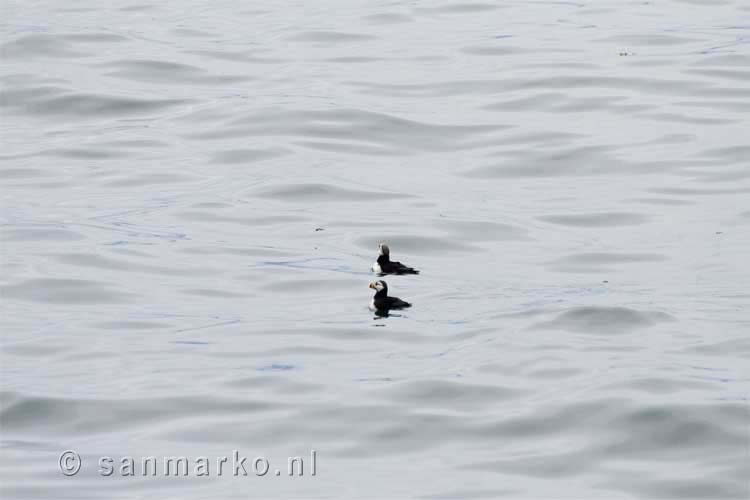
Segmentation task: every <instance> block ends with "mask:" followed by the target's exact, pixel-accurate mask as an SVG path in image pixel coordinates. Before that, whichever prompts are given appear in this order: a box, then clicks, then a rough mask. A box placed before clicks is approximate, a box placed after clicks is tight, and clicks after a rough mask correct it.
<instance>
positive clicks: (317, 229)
mask: <svg viewBox="0 0 750 500" xmlns="http://www.w3.org/2000/svg"><path fill="white" fill-rule="evenodd" d="M318 231H325V229H323V228H322V227H316V228H315V232H318Z"/></svg>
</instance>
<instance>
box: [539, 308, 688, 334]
mask: <svg viewBox="0 0 750 500" xmlns="http://www.w3.org/2000/svg"><path fill="white" fill-rule="evenodd" d="M665 321H674V318H673V317H672V316H670V315H669V314H667V313H664V312H660V311H639V310H636V309H631V308H629V307H603V306H587V307H586V306H584V307H575V308H572V309H570V310H568V311H565V312H564V313H562V314H560V315H558V316H557V317H556V318H555V319H553V320H550V321H543V322H540V323H537V324H536V325H535V328H544V329H555V330H567V331H572V332H580V333H595V334H602V335H607V334H618V333H627V332H631V331H634V330H639V329H642V328H646V327H649V326H653V325H655V324H657V323H661V322H665Z"/></svg>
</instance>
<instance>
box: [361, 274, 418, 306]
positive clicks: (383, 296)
mask: <svg viewBox="0 0 750 500" xmlns="http://www.w3.org/2000/svg"><path fill="white" fill-rule="evenodd" d="M370 288H372V289H374V290H375V295H374V296H373V297H372V302H370V309H372V310H374V311H388V310H389V309H405V308H407V307H411V304H410V303H408V302H406V301H405V300H401V299H399V298H398V297H389V296H388V285H387V284H386V282H385V281H383V280H380V281H373V282H372V283H370Z"/></svg>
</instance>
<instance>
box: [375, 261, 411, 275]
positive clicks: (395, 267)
mask: <svg viewBox="0 0 750 500" xmlns="http://www.w3.org/2000/svg"><path fill="white" fill-rule="evenodd" d="M389 264H390V266H387V269H383V270H384V271H386V272H388V273H392V274H419V271H417V270H416V269H414V268H413V267H409V266H405V265H404V264H402V263H400V262H390V263H389Z"/></svg>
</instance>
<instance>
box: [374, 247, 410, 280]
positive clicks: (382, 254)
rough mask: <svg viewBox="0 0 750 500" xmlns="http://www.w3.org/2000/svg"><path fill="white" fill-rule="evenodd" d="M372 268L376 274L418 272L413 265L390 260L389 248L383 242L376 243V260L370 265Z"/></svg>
mask: <svg viewBox="0 0 750 500" xmlns="http://www.w3.org/2000/svg"><path fill="white" fill-rule="evenodd" d="M372 270H373V271H375V272H376V273H378V274H419V271H417V270H416V269H414V268H413V267H409V266H405V265H403V264H402V263H400V262H394V261H392V260H391V249H390V248H388V245H386V244H385V243H380V244H379V245H378V260H376V261H375V263H374V264H373V265H372Z"/></svg>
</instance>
